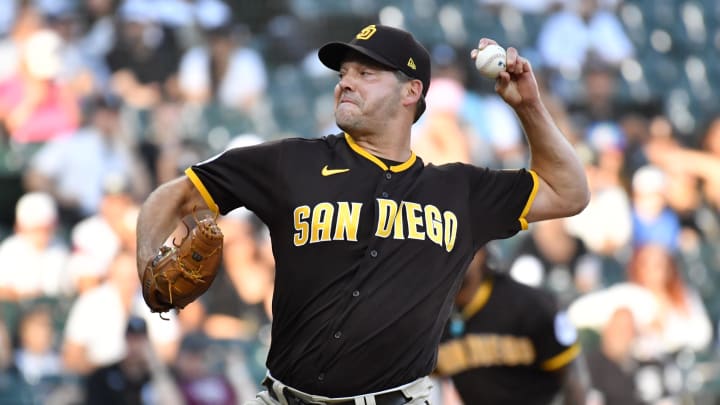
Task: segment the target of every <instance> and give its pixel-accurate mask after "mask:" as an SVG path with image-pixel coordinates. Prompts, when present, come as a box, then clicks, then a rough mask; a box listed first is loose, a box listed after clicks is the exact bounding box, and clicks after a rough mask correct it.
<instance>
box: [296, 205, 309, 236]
mask: <svg viewBox="0 0 720 405" xmlns="http://www.w3.org/2000/svg"><path fill="white" fill-rule="evenodd" d="M309 217H310V207H308V206H307V205H303V206H301V207H297V208H295V211H294V212H293V220H294V222H295V230H296V231H297V232H295V235H293V243H295V246H302V245H304V244H306V243H307V241H308V235H309V230H310V225H309V224H308V223H307V222H306V220H307V219H308V218H309Z"/></svg>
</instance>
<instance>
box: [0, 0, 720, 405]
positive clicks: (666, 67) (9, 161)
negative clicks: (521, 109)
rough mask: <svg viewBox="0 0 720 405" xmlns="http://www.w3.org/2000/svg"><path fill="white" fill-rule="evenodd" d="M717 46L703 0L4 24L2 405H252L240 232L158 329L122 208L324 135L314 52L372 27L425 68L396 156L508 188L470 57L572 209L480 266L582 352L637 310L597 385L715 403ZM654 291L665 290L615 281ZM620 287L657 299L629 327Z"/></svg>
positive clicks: (264, 327)
mask: <svg viewBox="0 0 720 405" xmlns="http://www.w3.org/2000/svg"><path fill="white" fill-rule="evenodd" d="M719 22H720V2H717V1H715V0H633V1H630V0H627V1H623V0H532V1H522V0H505V1H503V0H397V1H389V0H387V1H386V0H347V1H336V0H268V1H232V0H225V1H223V0H3V1H2V2H0V190H2V191H0V240H1V242H0V263H1V264H0V320H1V321H2V322H0V404H79V403H118V404H120V403H180V402H182V401H186V402H187V403H197V404H200V403H216V404H226V403H227V404H230V403H239V402H241V401H242V400H244V399H248V398H252V397H253V396H254V394H255V392H256V390H257V389H258V387H259V383H260V381H261V378H262V376H263V375H264V373H265V370H264V358H265V354H266V352H267V348H268V344H269V339H270V337H269V325H270V322H271V320H270V315H269V306H270V302H271V298H272V296H271V291H272V278H273V261H272V255H271V253H270V247H269V242H268V237H267V233H266V230H265V229H264V227H263V225H262V224H260V223H259V222H258V221H257V219H256V218H255V217H253V215H252V214H251V213H249V212H247V211H243V210H237V211H236V212H233V213H232V214H230V215H228V216H226V217H225V218H222V223H221V226H222V229H223V231H224V232H225V234H226V243H227V244H228V247H227V248H226V251H227V252H228V253H227V254H226V257H225V263H224V266H223V270H222V274H221V275H220V276H219V277H220V280H221V281H220V282H216V283H215V285H214V286H213V288H212V289H211V290H210V292H209V293H208V294H206V295H205V296H204V297H203V298H202V299H201V300H199V301H198V302H197V303H195V304H193V305H190V306H189V307H188V308H186V309H185V310H183V311H181V312H180V313H178V314H173V315H172V316H171V320H170V321H161V320H159V319H158V318H157V316H156V315H155V316H153V315H151V314H149V312H148V311H147V309H146V308H145V307H144V303H143V302H142V298H141V297H139V295H138V284H137V280H136V277H135V274H136V273H135V263H134V252H135V246H134V237H135V236H134V232H135V230H134V225H135V219H136V215H137V210H138V206H139V204H140V203H141V202H142V201H143V199H144V198H145V197H146V196H147V193H148V192H149V191H150V190H151V189H152V188H153V187H155V186H157V185H158V184H160V183H162V182H164V181H167V180H169V179H172V178H174V177H176V176H178V175H180V174H181V173H182V171H183V170H184V169H185V168H186V167H187V166H188V165H190V164H192V163H194V162H197V161H200V160H204V159H206V158H208V157H211V156H213V155H215V154H217V153H219V152H221V151H223V150H225V149H226V148H228V147H234V146H241V145H248V144H253V143H257V142H262V141H265V140H272V139H279V138H283V137H289V136H300V137H308V138H310V137H318V136H322V135H325V134H329V133H333V132H335V131H337V128H335V126H334V121H333V115H332V108H333V98H332V97H333V96H332V92H333V86H334V84H335V82H336V80H337V79H336V75H335V73H334V72H331V71H329V70H328V69H326V68H324V67H323V66H322V65H321V64H320V63H319V61H317V57H316V50H317V48H318V47H319V46H320V45H322V44H323V43H325V42H327V41H331V40H349V39H350V38H352V37H353V36H354V35H355V33H356V32H357V31H359V29H361V28H362V27H364V26H365V25H367V24H373V23H383V24H387V25H393V26H398V27H404V28H406V29H408V30H410V31H411V32H413V33H414V34H415V35H416V36H417V37H418V39H419V40H421V41H422V42H423V43H424V44H425V45H426V47H427V48H428V49H429V50H430V52H431V54H432V58H433V64H434V68H433V69H434V77H433V82H432V84H431V87H430V94H429V95H428V111H427V112H426V113H425V115H424V116H423V118H422V119H421V120H420V122H418V124H417V125H416V126H415V128H414V133H413V142H414V143H415V146H414V147H415V148H416V152H417V153H418V154H419V155H420V156H421V157H423V158H425V160H426V161H428V162H435V163H441V162H444V161H457V160H460V161H467V162H472V163H475V164H478V165H484V166H489V167H495V168H512V167H519V166H523V165H524V164H525V162H526V159H527V149H526V147H525V145H524V141H523V138H522V132H521V128H520V127H519V124H518V122H517V120H516V119H515V117H514V115H513V114H512V111H509V110H508V109H507V107H505V106H504V105H503V104H502V103H500V102H498V99H497V97H495V96H494V94H493V88H492V83H491V82H489V81H487V80H484V79H482V78H480V77H479V76H478V75H477V74H475V73H474V70H473V63H472V60H471V59H470V58H469V51H470V49H472V48H473V47H475V46H476V45H477V42H478V40H479V39H480V38H481V37H483V36H485V37H490V38H493V39H495V40H497V41H498V42H499V43H500V44H501V45H503V46H506V47H507V46H514V47H516V48H518V49H519V50H520V53H521V54H523V55H525V56H526V57H528V58H529V59H530V61H531V62H532V64H533V67H534V69H535V72H536V75H537V77H538V80H539V82H540V84H541V87H542V93H543V97H544V99H545V101H546V103H547V104H548V106H549V109H550V110H551V112H552V114H553V115H554V116H555V118H556V120H557V121H558V123H559V125H560V126H561V127H562V129H563V130H564V132H565V133H566V135H567V136H568V138H569V139H570V140H571V141H572V142H573V144H574V145H575V146H576V148H577V150H578V153H579V154H580V155H581V157H582V158H583V161H584V162H585V164H586V167H587V170H588V175H589V177H590V180H591V183H592V184H591V186H592V189H593V202H592V203H591V207H589V209H588V210H587V211H586V212H585V213H583V214H582V215H580V216H578V217H575V218H573V219H570V220H568V221H551V222H549V223H547V224H545V223H544V224H538V225H537V226H532V227H531V229H530V230H529V232H525V233H523V234H520V235H517V236H515V237H513V238H511V239H508V240H505V241H499V242H497V243H496V244H495V246H496V248H497V251H498V252H499V257H500V261H501V264H503V265H504V266H505V267H506V268H507V269H508V271H510V272H511V273H512V274H513V276H514V277H516V278H517V279H519V280H521V281H523V282H526V283H528V284H532V285H535V286H537V287H538V288H545V289H548V290H549V291H551V292H552V293H553V294H555V295H556V296H557V298H558V300H559V302H560V304H561V305H563V306H564V307H566V308H567V309H568V310H569V311H570V313H571V316H572V317H573V320H574V321H576V324H577V326H578V327H579V328H580V329H581V332H582V333H581V335H580V336H581V340H582V343H583V345H584V346H585V347H584V349H585V352H586V353H595V352H597V351H599V350H600V351H601V349H602V342H603V341H606V340H608V339H611V338H612V336H613V331H615V332H617V330H615V329H613V328H614V327H608V325H611V323H610V320H611V319H612V317H613V313H611V312H612V311H611V310H614V309H618V308H624V307H627V308H630V309H631V310H632V311H634V312H633V313H634V315H635V323H636V327H637V330H634V331H633V333H632V335H633V337H632V339H631V341H628V342H626V343H627V345H626V346H627V347H626V350H625V351H624V352H623V356H621V357H622V359H621V360H623V361H619V363H622V367H621V369H622V370H623V372H624V373H626V374H627V375H626V377H627V380H628V381H631V382H632V384H631V385H632V386H633V387H634V390H635V391H636V392H635V394H636V395H637V397H638V398H639V399H640V400H641V403H645V404H657V405H659V404H710V405H717V404H720V399H719V398H720V361H719V356H718V355H719V354H720V352H719V350H720V344H719V340H718V322H719V321H720V293H719V291H718V288H719V287H720V245H719V243H720V215H719V214H720V211H719V210H720V120H719V119H718V117H720V98H718V95H719V94H718V93H720V53H719V50H720V24H719ZM647 245H652V246H655V247H657V248H658V250H656V251H654V252H655V253H653V254H654V255H655V256H652V259H645V260H646V262H642V260H640V259H638V257H640V256H642V255H641V252H642V251H643V250H642V249H641V247H643V246H647ZM658 252H659V253H658ZM663 258H670V259H671V262H672V263H673V265H667V266H663V265H662V264H658V263H662V260H663ZM640 262H642V263H640ZM647 262H650V264H648V263H647ZM661 268H665V270H667V272H668V273H667V274H671V276H669V277H670V278H671V279H673V280H674V281H672V282H669V283H668V285H672V286H674V287H669V288H667V289H663V288H659V290H658V291H655V290H653V287H652V286H650V285H646V284H643V283H646V281H647V280H646V279H647V277H646V278H643V277H640V276H637V274H638V273H641V272H643V270H644V269H649V270H648V271H649V272H650V273H653V274H654V273H658V272H662V271H663V270H662V269H661ZM668 269H669V270H668ZM673 275H674V276H673ZM673 277H675V278H673ZM650 278H651V277H650ZM628 284H632V285H635V286H640V287H642V288H646V289H648V290H649V291H651V292H653V293H655V294H656V295H657V296H658V297H660V299H661V300H663V299H665V301H662V302H663V303H664V305H662V306H661V307H662V308H661V309H652V310H647V311H657V314H656V316H655V317H653V319H651V320H650V321H648V322H645V323H643V321H642V319H643V318H644V317H647V316H645V315H647V314H646V313H645V312H643V311H646V307H643V306H642V305H643V304H642V303H640V302H639V301H641V299H640V298H637V296H635V295H633V294H630V296H628V295H627V294H625V295H623V294H622V293H617V291H618V290H617V289H613V287H617V286H627V285H628ZM584 299H585V300H584ZM587 302H591V304H590V305H589V306H588V305H587ZM593 307H594V308H595V309H597V308H598V307H602V308H605V309H606V310H605V311H604V312H603V311H598V310H595V311H592V310H589V309H588V308H591V309H592V308H593ZM600 312H602V313H600ZM653 313H654V312H653ZM655 321H657V322H655ZM645 332H647V333H645ZM591 366H592V364H591ZM593 376H594V377H597V376H596V375H593ZM598 378H600V377H598ZM598 391H599V393H600V394H601V395H600V397H605V398H611V397H612V392H607V391H605V392H603V391H602V390H601V389H600V388H598ZM181 398H182V399H181ZM163 401H164V402H163ZM168 401H169V402H168ZM210 401H215V402H210ZM448 405H450V404H448ZM608 405H613V404H612V403H611V402H609V403H608Z"/></svg>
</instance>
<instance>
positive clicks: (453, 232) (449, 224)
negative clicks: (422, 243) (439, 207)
mask: <svg viewBox="0 0 720 405" xmlns="http://www.w3.org/2000/svg"><path fill="white" fill-rule="evenodd" d="M443 219H444V222H445V232H444V233H445V250H447V251H448V252H451V251H452V250H453V248H454V247H455V238H456V237H457V227H458V224H457V217H456V216H455V214H454V213H453V212H452V211H445V212H444V213H443Z"/></svg>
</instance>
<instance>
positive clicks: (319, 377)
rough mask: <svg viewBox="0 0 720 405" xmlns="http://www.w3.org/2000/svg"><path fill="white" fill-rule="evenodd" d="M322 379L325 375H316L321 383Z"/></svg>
mask: <svg viewBox="0 0 720 405" xmlns="http://www.w3.org/2000/svg"><path fill="white" fill-rule="evenodd" d="M324 379H325V373H320V374H319V375H318V380H320V381H322V380H324Z"/></svg>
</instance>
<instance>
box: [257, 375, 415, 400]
mask: <svg viewBox="0 0 720 405" xmlns="http://www.w3.org/2000/svg"><path fill="white" fill-rule="evenodd" d="M272 384H273V381H272V380H271V379H270V378H267V377H266V378H265V380H263V382H262V385H263V386H265V388H267V390H268V393H269V394H270V396H271V397H272V398H273V399H275V400H276V401H279V400H280V399H279V398H278V397H277V395H276V394H275V391H274V390H273V388H272ZM283 395H285V399H287V403H288V405H313V404H325V403H326V402H310V401H307V400H305V399H303V398H300V397H299V396H297V395H296V394H294V393H293V392H292V391H291V390H289V389H288V388H287V387H286V388H284V389H283ZM374 397H375V404H376V405H404V404H407V402H408V399H407V398H405V395H403V393H402V391H399V390H398V391H390V392H384V393H382V394H377V395H374ZM327 404H330V405H355V401H354V400H352V399H347V400H342V401H332V402H327Z"/></svg>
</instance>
